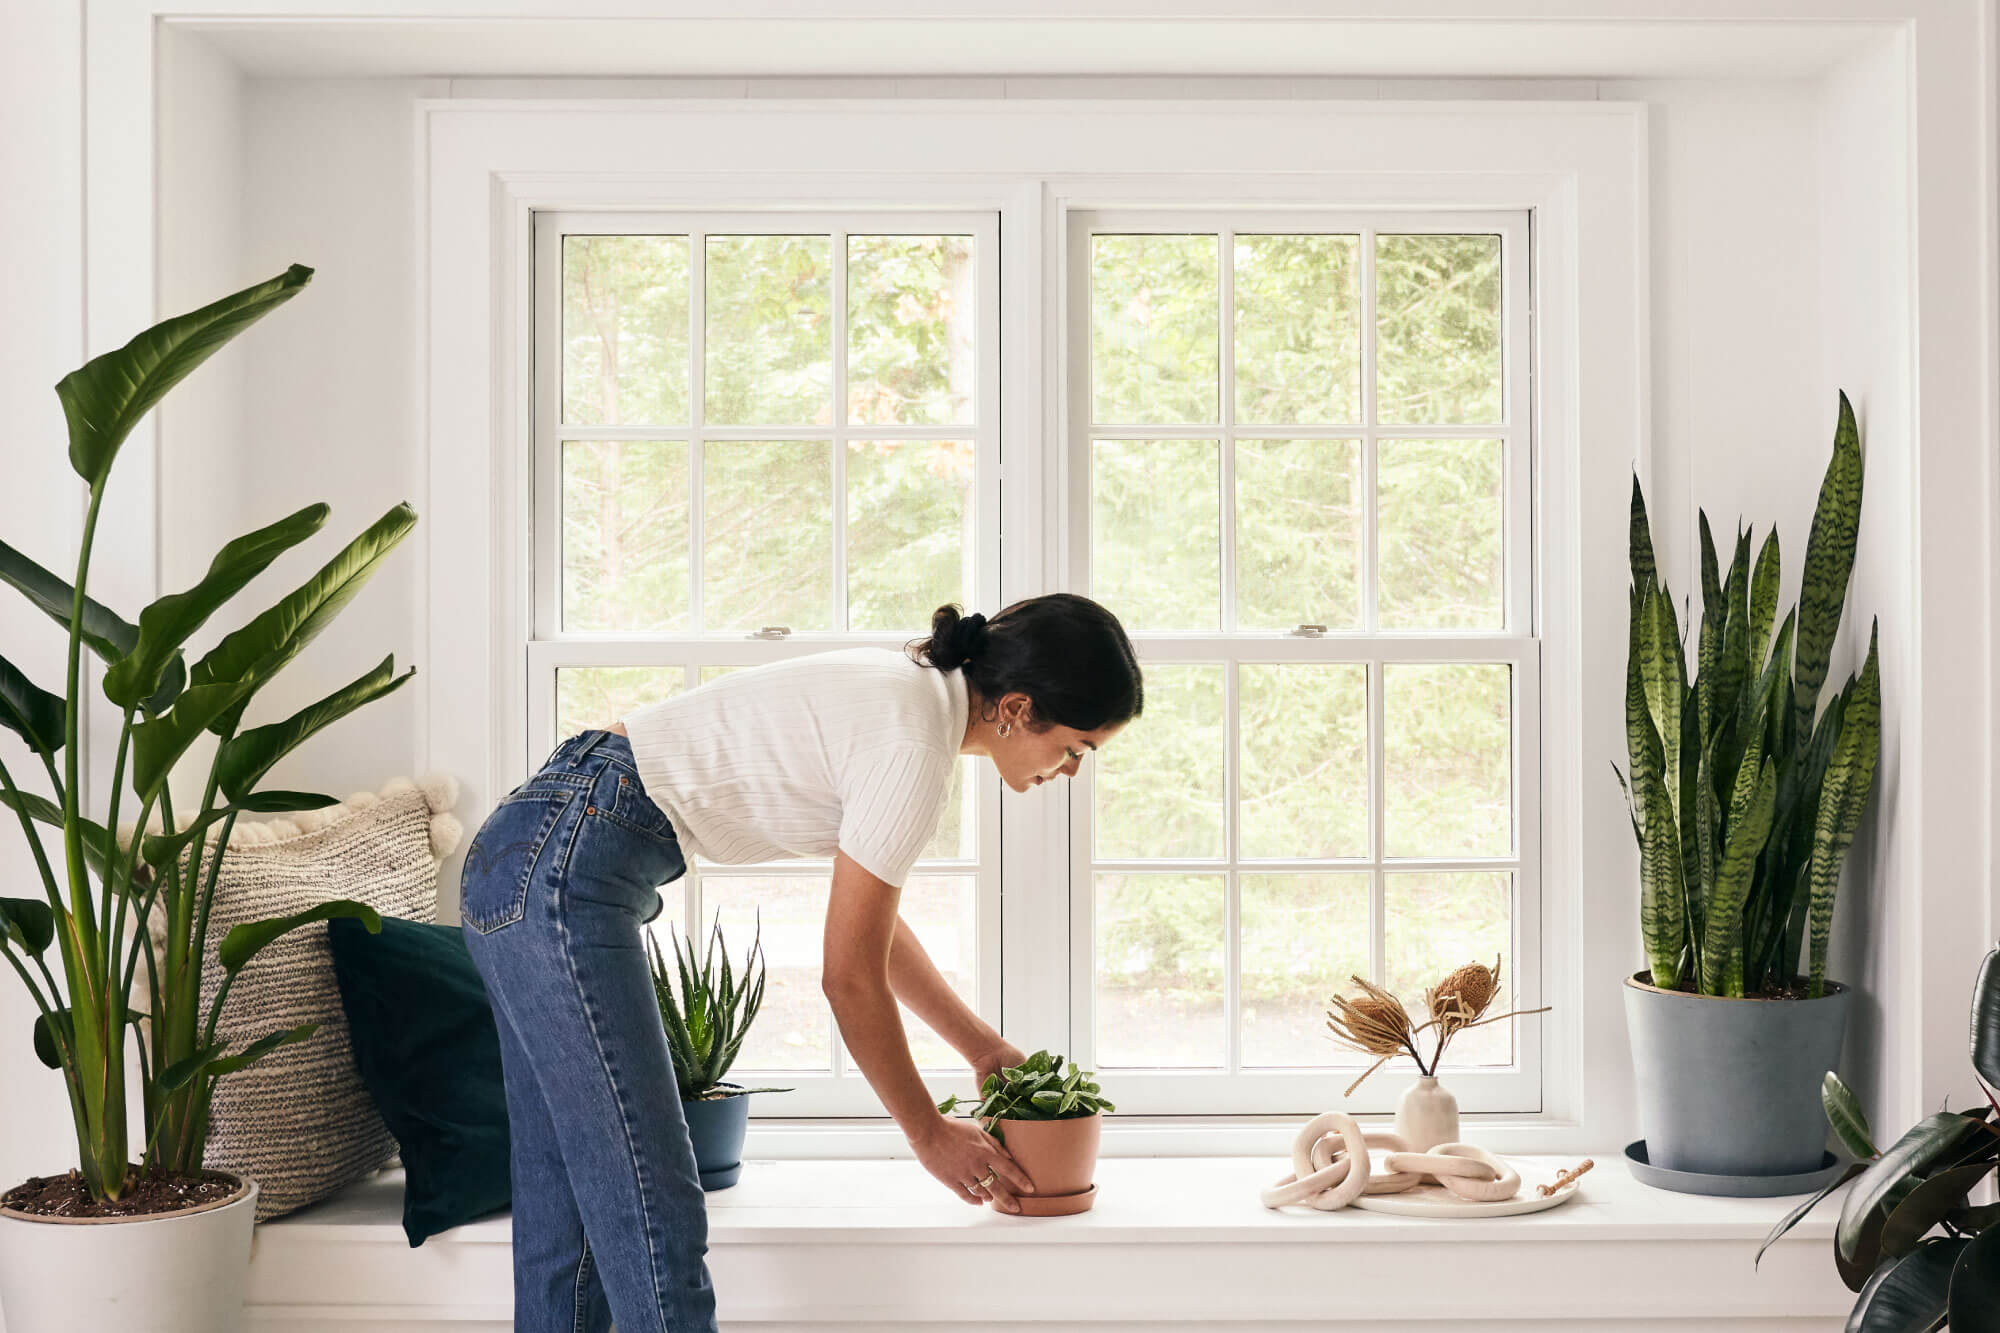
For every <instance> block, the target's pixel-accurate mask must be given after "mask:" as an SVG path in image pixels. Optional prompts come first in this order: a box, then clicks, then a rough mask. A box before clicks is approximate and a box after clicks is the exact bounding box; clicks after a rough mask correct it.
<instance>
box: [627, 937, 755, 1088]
mask: <svg viewBox="0 0 2000 1333" xmlns="http://www.w3.org/2000/svg"><path fill="white" fill-rule="evenodd" d="M673 943H674V965H675V966H674V970H673V971H672V972H669V971H668V970H667V961H666V957H665V955H663V954H662V953H661V952H660V942H659V941H658V940H657V939H654V938H653V937H652V936H651V935H648V936H647V937H646V947H647V949H648V951H649V952H650V953H651V955H652V972H653V996H654V998H655V999H656V1000H658V1001H659V1005H660V1023H661V1026H663V1027H664V1028H665V1029H666V1032H667V1053H668V1054H669V1055H671V1056H672V1057H673V1061H674V1080H675V1082H677V1083H678V1084H679V1085H680V1092H681V1100H682V1101H684V1102H691V1101H696V1100H699V1099H701V1098H704V1097H715V1096H731V1097H734V1096H741V1095H742V1094H744V1093H746V1092H789V1091H790V1089H789V1088H739V1087H737V1086H736V1085H735V1084H733V1083H724V1082H723V1081H722V1076H723V1075H724V1074H727V1073H728V1072H729V1066H730V1065H732V1064H734V1063H735V1062H736V1053H737V1052H738V1051H740V1050H742V1049H743V1039H744V1038H745V1037H747V1036H749V1035H750V1024H751V1023H753V1022H754V1021H756V1018H757V1010H758V1008H759V1007H760V1006H761V1005H762V1004H763V1003H764V973H765V966H764V958H763V953H764V931H763V926H762V923H761V922H760V923H759V925H758V930H757V935H756V937H755V938H753V939H752V940H751V941H750V950H749V952H748V953H746V954H744V955H743V971H742V973H741V974H740V975H739V974H738V973H736V972H734V971H732V970H731V969H730V966H729V947H728V945H726V944H725V943H723V939H722V921H721V919H720V918H719V917H718V918H717V920H716V922H715V924H714V926H713V927H712V928H711V929H710V931H709V936H708V949H707V951H706V952H705V953H704V954H703V955H702V959H701V961H700V962H699V963H696V962H695V961H694V956H695V944H694V939H693V937H692V936H690V937H689V939H688V942H687V946H688V947H687V953H686V955H685V956H683V954H682V953H681V942H680V939H679V937H675V939H674V942H673ZM718 953H719V954H721V958H720V959H718V958H717V957H716V955H717V954H718ZM677 980H678V982H679V990H678V992H676V990H675V982H676V981H677Z"/></svg>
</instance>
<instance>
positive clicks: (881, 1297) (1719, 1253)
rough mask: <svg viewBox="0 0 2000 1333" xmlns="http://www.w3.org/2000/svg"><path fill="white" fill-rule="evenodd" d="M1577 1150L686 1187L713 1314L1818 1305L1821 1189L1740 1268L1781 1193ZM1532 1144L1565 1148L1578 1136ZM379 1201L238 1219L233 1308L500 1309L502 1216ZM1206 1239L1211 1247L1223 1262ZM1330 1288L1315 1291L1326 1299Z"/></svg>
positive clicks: (1781, 1206)
mask: <svg viewBox="0 0 2000 1333" xmlns="http://www.w3.org/2000/svg"><path fill="white" fill-rule="evenodd" d="M1590 1156H1592V1158H1593V1159H1594V1160H1595V1161H1596V1163H1597V1166H1596V1168H1595V1169H1594V1170H1592V1171H1591V1172H1590V1173H1589V1174H1588V1175H1586V1176H1585V1177H1584V1179H1583V1186H1582V1190H1581V1192H1580V1194H1579V1195H1578V1197H1576V1198H1575V1199H1573V1200H1571V1201H1570V1202H1569V1203H1566V1204H1563V1205H1561V1206H1559V1207H1556V1208H1552V1209H1550V1210H1548V1211H1546V1212H1542V1213H1536V1214H1529V1215H1525V1216H1519V1217H1512V1218H1493V1219H1465V1220H1451V1219H1436V1220H1432V1219H1421V1220H1420V1219H1414V1218H1405V1217H1396V1216H1391V1215H1387V1214H1382V1213H1373V1212H1364V1211H1361V1210H1358V1209H1347V1210H1344V1211H1342V1212H1339V1213H1317V1212H1313V1211H1312V1210H1309V1209H1287V1210H1284V1211H1282V1212H1274V1211H1272V1210H1269V1209H1266V1208H1264V1207H1262V1206H1261V1205H1259V1203H1258V1202H1257V1191H1258V1189H1259V1188H1260V1187H1261V1186H1263V1185H1264V1184H1267V1183H1269V1182H1270V1181H1271V1180H1272V1179H1275V1178H1276V1177H1277V1176H1279V1175H1282V1174H1283V1166H1282V1164H1281V1162H1278V1161H1273V1160H1264V1159H1253V1158H1214V1157H1209V1158H1199V1157H1181V1158H1167V1157H1155V1158H1137V1157H1128V1158H1107V1159H1104V1160H1102V1161H1101V1162H1100V1163H1099V1165H1098V1171H1097V1185H1098V1203H1097V1206H1096V1207H1095V1208H1094V1209H1093V1210H1092V1211H1091V1212H1088V1213H1085V1214H1082V1215H1081V1216H1077V1217H1072V1218H1038V1219H1024V1218H1016V1217H1008V1216H1002V1215H999V1214H996V1213H994V1212H993V1211H991V1210H990V1209H986V1208H973V1207H970V1206H967V1205H965V1204H961V1203H958V1202H956V1201H955V1200H953V1199H952V1198H951V1196H950V1195H949V1194H947V1193H946V1192H945V1191H944V1189H943V1187H941V1186H940V1185H938V1184H937V1183H936V1182H935V1181H933V1180H932V1179H931V1178H930V1177H929V1176H928V1175H927V1174H926V1173H925V1172H924V1171H923V1169H922V1168H921V1167H919V1166H918V1165H917V1164H916V1163H914V1162H909V1161H880V1160H877V1161H854V1160H848V1161H794V1162H760V1161H754V1160H753V1161H750V1162H748V1163H746V1166H745V1170H744V1174H743V1179H742V1181H741V1183H739V1184H738V1185H737V1186H736V1187H735V1188H733V1189H729V1190H724V1191H718V1192H717V1193H714V1194H711V1195H710V1196H709V1264H710V1268H711V1271H712V1272H713V1273H714V1276H715V1282H716V1288H717V1291H718V1292H719V1293H720V1299H721V1309H722V1319H723V1321H724V1323H725V1324H726V1325H727V1324H748V1325H755V1324H760V1323H765V1324H785V1325H803V1324H809V1323H861V1324H867V1325H871V1326H878V1325H898V1324H900V1325H905V1326H928V1325H932V1324H935V1325H939V1326H942V1325H943V1324H945V1323H950V1322H956V1323H958V1324H959V1325H960V1326H965V1325H964V1322H963V1321H965V1320H966V1319H967V1318H968V1316H969V1314H970V1312H969V1311H968V1310H967V1309H966V1308H965V1304H964V1296H963V1293H964V1292H965V1291H967V1290H978V1289H980V1284H981V1283H986V1284H990V1283H991V1280H992V1279H991V1276H990V1273H991V1265H992V1264H993V1263H994V1262H995V1260H994V1257H993V1253H992V1252H993V1251H994V1250H996V1249H997V1250H1004V1251H1005V1252H1006V1254H1007V1258H1006V1259H1005V1260H1004V1262H1005V1264H1006V1265H1007V1271H1008V1272H1009V1273H1010V1274H1011V1275H1012V1278H1010V1280H1013V1279H1018V1278H1023V1277H1026V1278H1028V1279H1030V1280H1031V1281H1032V1282H1033V1283H1034V1284H1035V1287H1036V1290H1037V1292H1038V1293H1055V1295H1054V1296H1050V1295H1046V1294H1038V1297H1037V1300H1036V1302H1035V1304H1036V1305H1037V1306H1038V1307H1041V1308H1044V1309H1051V1310H1053V1309H1061V1310H1063V1311H1064V1313H1063V1314H1062V1315H1061V1316H1060V1318H1061V1319H1063V1320H1064V1321H1066V1323H1068V1324H1089V1323H1093V1322H1100V1321H1105V1322H1115V1321H1121V1320H1122V1321H1132V1320H1157V1321H1166V1322H1195V1323H1204V1324H1215V1323H1226V1322H1228V1321H1231V1320H1245V1321H1251V1320H1261V1321H1272V1320H1278V1321H1289V1320H1310V1321H1313V1322H1328V1321H1335V1320H1341V1319H1354V1320H1358V1321H1362V1322H1364V1323H1374V1324H1381V1323H1386V1322H1395V1321H1404V1320H1413V1321H1417V1322H1416V1323H1415V1324H1412V1325H1411V1327H1417V1326H1420V1325H1421V1324H1422V1323H1423V1322H1424V1321H1428V1320H1433V1319H1437V1320H1446V1319H1452V1318H1463V1317H1467V1316H1479V1317H1481V1318H1482V1319H1484V1320H1488V1321H1491V1320H1493V1319H1495V1318H1496V1317H1497V1318H1500V1319H1501V1320H1502V1322H1498V1323H1495V1322H1487V1323H1483V1324H1482V1327H1489V1328H1508V1327H1512V1326H1513V1322H1512V1321H1514V1320H1521V1321H1524V1322H1522V1323H1521V1324H1520V1327H1521V1328H1523V1329H1525V1328H1528V1327H1536V1326H1546V1324H1547V1323H1548V1322H1550V1321H1556V1320H1581V1321H1585V1322H1584V1323H1583V1324H1581V1325H1577V1326H1576V1327H1615V1326H1616V1325H1617V1324H1618V1323H1619V1322H1620V1321H1625V1320H1642V1321H1650V1322H1647V1323H1645V1325H1644V1326H1645V1327H1648V1328H1661V1327H1669V1326H1673V1322H1672V1321H1678V1320H1687V1321H1690V1322H1689V1323H1688V1324H1686V1325H1685V1326H1686V1327H1689V1328H1695V1327H1703V1326H1706V1327H1711V1328H1712V1327H1715V1326H1716V1323H1715V1321H1716V1320H1718V1319H1728V1320H1731V1321H1732V1322H1731V1323H1730V1324H1729V1325H1728V1326H1729V1327H1739V1326H1741V1327H1757V1328H1767V1329H1780V1328H1783V1329H1806V1328H1821V1327H1825V1328H1829V1329H1831V1328H1837V1327H1839V1322H1840V1319H1841V1318H1842V1317H1844V1315H1845V1312H1846V1310H1847V1308H1848V1306H1849V1304H1850V1303H1851V1301H1852V1297H1851V1296H1850V1295H1849V1294H1848V1293H1847V1291H1846V1290H1845V1289H1844V1288H1843V1287H1842V1286H1841V1284H1840V1281H1839V1279H1838V1278H1837V1277H1836V1276H1835V1273H1834V1268H1833V1259H1832V1254H1831V1236H1832V1231H1833V1225H1834V1220H1835V1218H1836V1217H1837V1216H1838V1209H1839V1204H1838V1199H1837V1198H1836V1199H1834V1200H1829V1201H1828V1202H1826V1203H1823V1204H1821V1205H1820V1207H1819V1208H1818V1209H1817V1210H1815V1212H1814V1213H1813V1215H1812V1216H1811V1217H1810V1218H1808V1219H1807V1220H1806V1221H1805V1222H1804V1223H1802V1224H1801V1225H1800V1226H1798V1227H1796V1228H1794V1230H1793V1231H1792V1232H1791V1233H1790V1234H1789V1235H1788V1236H1787V1237H1786V1239H1785V1240H1783V1241H1781V1242H1779V1243H1778V1244H1777V1245H1774V1246H1773V1247H1772V1249H1771V1251H1770V1252H1769V1253H1768V1254H1766V1255H1765V1256H1764V1261H1763V1264H1762V1267H1761V1271H1755V1270H1753V1269H1752V1267H1751V1259H1752V1256H1753V1255H1755V1253H1756V1249H1757V1246H1758V1244H1759V1243H1760V1242H1761V1241H1762V1238H1763V1236H1764V1234H1765V1233H1766V1232H1767V1231H1768V1230H1769V1229H1770V1227H1771V1225H1772V1224H1773V1223H1774V1222H1775V1221H1776V1220H1777V1219H1778V1218H1780V1217H1782V1216H1783V1215H1784V1214H1785V1213H1786V1212H1787V1211H1788V1210H1789V1209H1790V1208H1792V1207H1793V1206H1794V1205H1795V1204H1796V1203H1797V1202H1798V1200H1796V1199H1718V1198H1706V1197H1702V1196H1697V1195H1683V1194H1672V1193H1667V1192H1662V1191H1656V1190H1652V1189H1648V1188H1647V1187H1645V1186H1643V1185H1640V1184H1639V1183H1638V1182H1637V1181H1635V1180H1634V1179H1633V1178H1632V1177H1631V1174H1630V1173H1629V1172H1628V1171H1627V1170H1626V1168H1625V1164H1624V1162H1623V1160H1622V1157H1621V1156H1620V1154H1619V1153H1618V1152H1617V1150H1616V1149H1614V1150H1612V1151H1611V1152H1609V1153H1593V1154H1590ZM1546 1160H1549V1161H1551V1162H1558V1163H1559V1164H1560V1165H1563V1166H1571V1165H1574V1164H1575V1163H1576V1162H1577V1161H1579V1160H1580V1158H1579V1157H1565V1158H1561V1159H1555V1158H1550V1159H1546ZM401 1201H402V1180H401V1175H400V1172H396V1171H389V1172H384V1173H382V1174H381V1175H379V1176H377V1177H375V1178H373V1179H371V1180H369V1181H364V1182H362V1184H360V1185H358V1186H356V1187H354V1188H353V1189H351V1190H349V1191H347V1192H346V1193H345V1194H343V1195H341V1196H340V1197H338V1198H336V1199H333V1200H329V1201H328V1202H326V1203H324V1204H321V1205H319V1206H317V1207H314V1208H311V1209H307V1210H305V1211H303V1212H301V1213H297V1214H294V1215H293V1216H291V1217H289V1218H283V1219H279V1220H277V1221H274V1222H271V1223H267V1224H266V1225H264V1226H262V1227H259V1228H258V1230H257V1242H256V1246H255V1249H254V1251H253V1255H252V1262H251V1271H250V1291H251V1296H250V1300H251V1309H252V1315H253V1320H252V1323H253V1327H255V1328H257V1329H279V1328H285V1329H295V1328H305V1327H314V1328H318V1327H324V1326H329V1325H331V1324H332V1323H335V1322H339V1323H344V1324H346V1325H347V1326H349V1327H352V1326H354V1323H355V1321H364V1322H366V1321H370V1320H373V1321H375V1322H376V1323H378V1324H380V1325H381V1326H383V1327H390V1326H394V1327H396V1328H405V1327H408V1328H417V1327H423V1326H426V1325H429V1324H433V1323H435V1324H441V1325H451V1324H457V1325H458V1326H459V1327H461V1328H463V1327H465V1325H466V1323H467V1322H468V1321H469V1322H471V1323H473V1324H478V1323H482V1322H485V1321H495V1322H499V1321H504V1320H505V1319H506V1318H507V1317H508V1310H507V1306H506V1304H505V1293H506V1292H507V1291H508V1290H510V1273H511V1268H510V1252H509V1242H510V1240H511V1224H510V1222H509V1219H508V1218H507V1216H506V1215H505V1214H501V1215H497V1216H494V1217H489V1218H484V1219H482V1220H480V1221H477V1222H473V1223H469V1224H467V1225H466V1226H463V1227H460V1228H457V1229H456V1230H454V1231H452V1232H450V1233H448V1234H446V1235H443V1236H439V1237H434V1238H432V1239H431V1240H429V1241H427V1242H426V1243H425V1244H424V1246H423V1248H421V1249H419V1250H415V1251H412V1250H410V1249H409V1247H408V1243H407V1242H406V1241H405V1239H404V1237H403V1233H402V1227H401V1222H400V1218H401ZM1217 1245H1226V1246H1229V1247H1230V1249H1229V1254H1230V1257H1229V1258H1228V1259H1227V1260H1226V1261H1225V1263H1226V1266H1224V1265H1222V1264H1219V1263H1218V1260H1217V1259H1216V1256H1215V1251H1214V1249H1213V1247H1215V1246H1217ZM1432 1246H1445V1247H1448V1248H1446V1249H1443V1250H1439V1249H1434V1248H1432ZM1662 1247H1671V1248H1670V1249H1663V1248H1662ZM1441 1258H1445V1259H1448V1262H1440V1260H1441ZM1669 1273H1672V1274H1677V1275H1679V1277H1678V1278H1677V1279H1676V1280H1675V1281H1674V1282H1673V1283H1672V1284H1670V1285H1669V1284H1665V1283H1663V1280H1662V1278H1663V1275H1664V1274H1669ZM982 1274H984V1275H985V1276H982ZM1364 1276H1365V1279H1366V1280H1365V1281H1357V1280H1356V1279H1360V1278H1363V1277H1364ZM1330 1284H1331V1285H1330ZM1336 1287H1337V1288H1339V1289H1341V1292H1342V1294H1341V1298H1340V1304H1339V1308H1338V1309H1334V1308H1331V1307H1330V1306H1329V1304H1328V1302H1329V1299H1330V1298H1329V1292H1330V1291H1331V1290H1333V1289H1334V1288H1336ZM1047 1317H1048V1318H1056V1317H1058V1316H1055V1315H1049V1316H1047ZM1663 1319H1665V1320H1668V1321H1669V1322H1667V1323H1662V1322H1661V1321H1662V1320H1663ZM1634 1326H1635V1327H1637V1326H1638V1325H1637V1324H1635V1325H1634Z"/></svg>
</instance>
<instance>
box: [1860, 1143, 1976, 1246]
mask: <svg viewBox="0 0 2000 1333" xmlns="http://www.w3.org/2000/svg"><path fill="white" fill-rule="evenodd" d="M1991 1174H1993V1163H1992V1162H1990V1161H1989V1162H1968V1163H1966V1164H1965V1165H1964V1166H1954V1167H1950V1168H1948V1169H1946V1170H1943V1171H1940V1172H1938V1173H1937V1174H1936V1175H1934V1176H1932V1177H1930V1178H1929V1179H1928V1180H1926V1181H1924V1182H1923V1183H1922V1184H1920V1185H1918V1186H1917V1187H1916V1188H1915V1189H1913V1190H1911V1191H1910V1192H1909V1193H1908V1194H1907V1195H1905V1196H1904V1197H1903V1201H1902V1202H1901V1203H1899V1204H1897V1205H1896V1206H1895V1207H1894V1208H1892V1209H1890V1210H1889V1216H1888V1220H1887V1221H1885V1222H1883V1224H1882V1253H1884V1254H1886V1255H1889V1256H1891V1257H1892V1258H1900V1257H1901V1256H1903V1255H1905V1254H1908V1253H1909V1252H1910V1251H1912V1250H1914V1249H1916V1248H1917V1243H1918V1242H1919V1241H1921V1240H1923V1238H1924V1237H1925V1236H1926V1235H1928V1234H1930V1229H1931V1228H1932V1227H1934V1226H1936V1225H1937V1224H1938V1223H1940V1222H1942V1221H1944V1218H1945V1214H1946V1213H1949V1212H1951V1211H1952V1210H1953V1209H1955V1208H1960V1207H1963V1206H1964V1204H1965V1200H1966V1196H1967V1195H1968V1194H1970V1193H1972V1190H1973V1187H1974V1186H1976V1185H1978V1184H1979V1182H1980V1181H1982V1180H1984V1179H1986V1177H1987V1176H1989V1175H1991Z"/></svg>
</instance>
